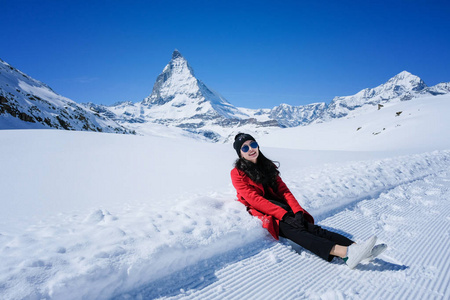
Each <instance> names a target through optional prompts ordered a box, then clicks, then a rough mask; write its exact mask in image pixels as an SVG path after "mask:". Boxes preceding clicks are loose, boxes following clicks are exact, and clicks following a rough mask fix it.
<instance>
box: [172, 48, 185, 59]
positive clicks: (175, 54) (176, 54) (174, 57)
mask: <svg viewBox="0 0 450 300" xmlns="http://www.w3.org/2000/svg"><path fill="white" fill-rule="evenodd" d="M176 58H184V57H183V55H181V53H180V51H178V49H175V50H174V51H173V53H172V59H176Z"/></svg>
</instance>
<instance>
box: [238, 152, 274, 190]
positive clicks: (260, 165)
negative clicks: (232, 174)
mask: <svg viewBox="0 0 450 300" xmlns="http://www.w3.org/2000/svg"><path fill="white" fill-rule="evenodd" d="M234 166H235V167H236V168H237V169H238V170H241V171H243V172H245V174H247V176H248V177H250V179H251V180H253V181H254V182H256V183H261V184H262V185H263V186H264V187H271V188H272V190H273V191H275V192H276V191H277V185H276V182H277V177H278V175H279V174H280V171H278V168H279V166H280V164H279V163H278V162H276V161H272V160H270V159H268V158H267V157H265V156H264V154H262V152H261V151H259V155H258V159H257V161H256V164H255V163H252V162H251V161H249V160H246V159H245V158H242V157H240V158H238V159H237V160H236V162H235V163H234Z"/></svg>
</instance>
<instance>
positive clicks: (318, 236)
mask: <svg viewBox="0 0 450 300" xmlns="http://www.w3.org/2000/svg"><path fill="white" fill-rule="evenodd" d="M280 236H282V237H285V238H287V239H290V240H291V241H293V242H295V243H297V244H299V245H300V246H302V247H303V248H305V249H307V250H309V251H311V252H312V253H314V254H316V255H317V256H319V257H321V258H323V259H325V260H327V261H331V260H333V257H334V256H339V257H345V256H346V251H347V250H346V248H347V247H346V246H349V245H351V244H353V241H352V240H350V239H348V238H346V237H344V236H342V235H340V234H338V233H335V232H331V231H328V230H326V229H323V228H321V227H320V226H316V225H313V224H310V223H308V224H307V226H305V227H303V228H297V227H293V226H291V225H289V224H287V223H285V222H280ZM336 246H338V247H336ZM341 247H342V248H341ZM344 251H345V253H344ZM336 254H338V255H336Z"/></svg>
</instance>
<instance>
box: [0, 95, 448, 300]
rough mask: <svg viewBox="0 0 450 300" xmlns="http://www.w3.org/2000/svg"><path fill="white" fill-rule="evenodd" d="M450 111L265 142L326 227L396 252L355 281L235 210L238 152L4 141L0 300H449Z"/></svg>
mask: <svg viewBox="0 0 450 300" xmlns="http://www.w3.org/2000/svg"><path fill="white" fill-rule="evenodd" d="M449 109H450V101H449V97H448V96H436V97H433V98H423V99H415V100H412V101H407V102H399V103H394V104H392V105H391V106H389V105H387V106H386V107H384V108H382V109H381V110H379V111H378V110H376V111H371V110H367V111H365V112H364V113H359V114H357V115H350V116H348V117H347V118H342V119H337V120H333V121H332V122H329V123H321V124H314V125H309V126H305V127H300V128H292V129H280V130H275V131H272V132H267V134H260V135H257V136H256V138H257V140H258V142H259V144H260V146H261V151H262V152H264V154H265V155H267V156H268V157H270V158H272V159H274V160H277V161H279V162H280V164H281V168H280V171H281V176H282V177H283V179H284V180H285V182H286V183H287V185H288V187H289V188H290V189H291V191H292V192H293V194H294V195H295V196H296V197H297V199H298V200H299V202H300V203H301V204H302V206H303V207H304V208H306V209H307V210H308V211H309V212H310V213H311V214H312V215H313V216H314V217H315V219H316V221H317V222H318V223H319V224H320V225H321V226H324V227H326V228H330V229H332V230H336V231H338V232H340V233H342V234H344V235H346V236H348V237H350V238H352V239H354V240H356V241H357V242H358V241H362V240H364V239H366V238H368V237H369V236H370V235H372V234H376V235H377V236H378V241H379V242H383V243H386V244H387V245H388V249H387V250H386V252H384V253H383V254H382V255H381V256H380V257H379V258H377V259H376V260H374V261H373V262H371V263H366V264H362V265H360V266H358V267H356V268H355V269H354V270H350V269H349V268H348V267H347V266H346V265H345V264H343V262H342V261H341V260H338V259H335V260H334V261H333V262H332V263H328V262H325V261H323V260H321V259H320V258H318V257H316V256H314V255H313V254H311V253H309V252H308V251H306V250H304V249H302V248H301V247H298V246H296V245H293V244H292V243H290V242H289V241H287V240H283V239H282V240H281V241H280V242H277V241H275V240H273V239H272V238H271V237H270V235H269V234H268V233H267V232H266V231H265V230H264V229H263V228H262V227H261V224H260V221H259V220H257V219H255V218H253V217H251V216H250V215H249V214H248V213H247V212H246V210H245V208H244V207H243V206H242V205H241V204H240V203H238V202H237V201H235V194H236V192H235V190H234V188H233V187H232V185H231V181H230V176H229V172H230V170H231V169H232V167H233V162H234V160H235V158H236V153H235V151H234V150H233V149H232V147H231V145H230V144H229V143H227V144H212V143H206V142H202V141H200V140H194V139H191V138H189V137H188V136H184V135H182V134H179V135H178V133H177V132H176V131H172V130H163V128H162V127H161V128H160V129H161V132H160V134H159V135H160V136H155V135H147V136H133V135H116V134H106V133H92V132H72V131H58V130H2V131H0V156H1V157H2V161H1V168H0V190H1V191H2V197H1V198H0V205H1V208H2V209H1V210H0V256H1V263H0V298H1V299H261V298H275V297H276V298H281V299H347V298H349V299H397V298H400V299H424V298H431V299H448V298H449V297H450V289H449V282H450V280H449V279H450V278H449V276H450V275H449V274H450V272H449V267H450V252H449V250H448V245H449V242H450V241H449V239H450V209H449V208H450V171H449V170H450V169H449V167H450V145H449V140H450V138H449V132H450V130H449V129H450V124H449V121H448V120H447V118H446V116H448V112H449ZM400 110H401V111H403V113H402V114H401V115H400V116H398V117H397V116H395V112H397V111H400ZM397 124H400V125H401V126H396V125H397ZM381 126H382V127H381ZM358 127H362V128H361V129H360V130H357V128H358ZM383 127H384V128H386V129H385V130H382V131H381V133H379V134H376V135H374V134H373V132H374V131H375V130H376V129H380V128H381V129H382V128H383ZM154 130H155V131H157V130H158V128H157V127H155V129H154ZM165 134H166V135H167V136H161V135H165ZM402 136H405V137H404V138H402Z"/></svg>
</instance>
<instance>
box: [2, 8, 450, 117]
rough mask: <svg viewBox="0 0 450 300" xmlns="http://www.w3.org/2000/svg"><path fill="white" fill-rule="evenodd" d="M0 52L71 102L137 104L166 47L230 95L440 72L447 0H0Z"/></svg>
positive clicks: (254, 99)
mask: <svg viewBox="0 0 450 300" xmlns="http://www.w3.org/2000/svg"><path fill="white" fill-rule="evenodd" d="M0 11H1V13H2V17H1V18H0V28H2V30H1V31H0V41H1V47H0V58H1V59H3V60H4V61H6V62H8V63H9V64H11V65H12V66H14V67H16V68H18V69H19V70H21V71H23V72H25V73H27V74H28V75H30V76H32V77H34V78H36V79H38V80H41V81H43V82H45V83H46V84H48V85H49V86H50V87H52V88H53V89H54V90H55V91H56V92H58V93H59V94H61V95H63V96H66V97H69V98H71V99H72V100H74V101H77V102H88V101H92V102H94V103H102V104H107V105H109V104H112V103H115V102H118V101H132V102H138V101H141V100H142V99H143V98H145V97H146V96H148V95H149V94H150V93H151V91H152V88H153V84H154V82H155V80H156V77H157V76H158V74H159V73H161V71H162V70H163V68H164V66H165V65H166V64H167V63H168V62H169V60H170V58H171V54H172V52H173V50H174V49H178V50H179V51H180V52H181V53H182V54H183V56H184V57H185V58H186V59H187V60H188V61H189V63H190V65H191V66H192V67H193V69H194V71H195V74H196V76H197V78H199V79H200V80H202V81H203V82H204V83H205V84H206V85H208V86H209V87H210V88H212V89H214V90H216V91H217V92H219V93H220V94H222V95H223V96H224V97H225V98H227V99H228V101H230V102H231V103H232V104H234V105H236V106H239V107H248V108H262V107H264V108H266V107H267V108H271V107H273V106H276V105H279V104H280V103H288V104H291V105H304V104H309V103H313V102H327V103H329V102H330V101H331V100H332V99H333V97H334V96H346V95H352V94H355V93H357V92H358V91H360V90H361V89H364V88H367V87H375V86H377V85H379V84H381V83H384V82H386V81H387V80H388V79H389V78H390V77H392V76H394V75H396V74H398V73H400V72H401V71H403V70H407V71H409V72H411V73H413V74H415V75H418V76H419V77H421V78H422V79H423V80H424V81H425V83H426V84H428V85H429V86H431V85H435V84H437V83H439V82H445V81H450V17H449V16H450V2H449V1H433V0H428V1H414V0H410V1H397V0H393V1H345V0H342V1H320V0H317V1H300V0H298V1H264V0H261V1H244V0H241V1H234V0H229V1H214V0H209V1H196V0H193V1H187V0H186V1H176V0H171V1H167V0H165V1H163V0H155V1H140V0H128V1H114V0H109V1H96V0H91V1H69V0H64V1H62V0H54V1H49V0H41V1H37V0H34V1H23V0H14V1H13V0H10V1H6V0H0Z"/></svg>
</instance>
